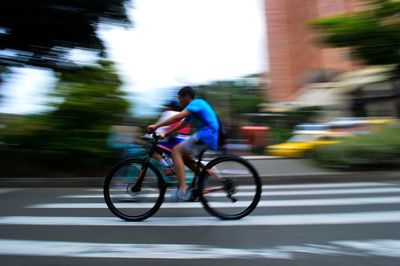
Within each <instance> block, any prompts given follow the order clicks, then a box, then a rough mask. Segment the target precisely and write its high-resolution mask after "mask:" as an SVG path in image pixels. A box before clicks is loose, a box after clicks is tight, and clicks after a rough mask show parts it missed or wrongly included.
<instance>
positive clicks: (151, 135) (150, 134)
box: [143, 131, 161, 142]
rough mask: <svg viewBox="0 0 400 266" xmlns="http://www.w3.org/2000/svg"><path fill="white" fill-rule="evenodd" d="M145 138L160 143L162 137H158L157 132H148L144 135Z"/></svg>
mask: <svg viewBox="0 0 400 266" xmlns="http://www.w3.org/2000/svg"><path fill="white" fill-rule="evenodd" d="M143 138H144V139H146V140H152V141H155V142H158V141H159V140H160V139H161V136H160V135H158V134H157V133H156V132H155V131H154V132H149V131H147V132H146V133H145V134H144V136H143Z"/></svg>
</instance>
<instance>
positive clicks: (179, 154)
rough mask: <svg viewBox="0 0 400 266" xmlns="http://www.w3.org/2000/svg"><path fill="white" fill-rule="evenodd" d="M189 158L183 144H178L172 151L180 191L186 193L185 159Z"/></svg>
mask: <svg viewBox="0 0 400 266" xmlns="http://www.w3.org/2000/svg"><path fill="white" fill-rule="evenodd" d="M186 156H188V155H187V153H186V151H185V149H184V148H183V143H180V144H178V145H177V146H175V147H174V149H173V151H172V159H173V160H174V170H175V174H176V177H177V178H178V183H179V189H180V190H181V191H182V192H183V193H186V188H187V186H186V182H185V164H184V160H183V158H184V157H186Z"/></svg>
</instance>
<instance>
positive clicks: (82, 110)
mask: <svg viewBox="0 0 400 266" xmlns="http://www.w3.org/2000/svg"><path fill="white" fill-rule="evenodd" d="M99 64H100V65H99V66H83V67H80V68H77V69H71V70H68V71H67V70H65V71H63V72H62V73H61V74H60V79H59V82H58V85H57V88H56V90H55V92H54V93H53V94H54V96H56V97H58V101H57V102H55V103H54V106H55V107H56V108H55V110H54V111H52V112H49V113H45V114H41V115H31V116H24V117H20V118H18V119H14V120H12V122H11V124H9V125H7V127H6V128H5V130H3V131H4V132H3V135H2V136H0V137H1V139H0V140H1V141H3V142H5V143H7V144H9V145H10V149H8V150H4V152H6V153H7V154H16V156H15V157H14V160H12V157H9V159H10V161H8V165H13V164H14V163H15V162H17V160H16V159H18V161H19V160H23V159H24V158H26V157H28V158H30V157H33V158H31V160H33V162H35V163H37V165H47V166H50V167H48V168H50V169H51V168H52V167H51V166H53V167H57V169H58V171H59V172H63V171H70V170H75V169H77V170H79V171H81V173H82V172H85V168H86V167H88V166H89V167H88V168H86V169H89V174H90V171H91V170H92V171H93V170H94V169H95V170H99V169H101V167H109V165H107V164H105V163H104V160H106V159H107V158H112V152H111V150H110V148H109V147H108V146H107V142H106V139H107V136H108V134H109V130H110V127H111V125H113V124H118V123H119V122H121V121H122V119H123V118H124V117H125V115H126V114H127V111H128V109H129V103H128V102H127V101H126V100H125V99H124V93H123V92H122V91H121V90H120V89H119V87H120V85H121V84H122V83H121V80H120V79H119V76H118V74H117V73H116V71H115V69H114V67H113V64H112V63H111V62H109V61H104V60H102V61H100V62H99ZM13 147H15V149H14V148H13ZM0 151H1V150H0ZM28 161H29V160H28ZM49 162H51V163H49ZM30 163H32V162H30ZM93 166H96V168H91V167H93ZM39 169H40V168H39ZM30 170H32V169H30Z"/></svg>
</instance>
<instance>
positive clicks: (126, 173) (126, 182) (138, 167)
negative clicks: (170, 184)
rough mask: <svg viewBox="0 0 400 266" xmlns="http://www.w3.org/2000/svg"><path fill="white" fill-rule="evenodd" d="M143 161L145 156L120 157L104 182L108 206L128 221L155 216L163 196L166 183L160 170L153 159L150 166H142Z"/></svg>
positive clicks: (115, 213)
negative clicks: (140, 157) (141, 157)
mask: <svg viewBox="0 0 400 266" xmlns="http://www.w3.org/2000/svg"><path fill="white" fill-rule="evenodd" d="M143 164H144V160H140V159H127V160H124V161H121V162H120V163H118V164H117V165H116V166H115V167H114V168H113V169H112V170H111V171H110V173H109V174H108V175H107V177H106V179H105V182H104V187H103V192H104V199H105V201H106V204H107V206H108V208H109V209H110V211H111V212H112V213H113V214H114V215H116V216H117V217H119V218H121V219H123V220H126V221H142V220H144V219H146V218H148V217H150V216H152V215H153V214H154V213H155V212H156V211H157V210H158V209H159V208H160V206H161V204H162V202H163V200H164V194H165V190H166V184H165V183H164V181H163V179H162V176H161V174H160V172H159V171H158V170H157V168H156V167H155V166H154V165H152V164H151V163H149V164H148V167H143ZM139 176H143V179H141V178H139ZM138 180H142V181H138Z"/></svg>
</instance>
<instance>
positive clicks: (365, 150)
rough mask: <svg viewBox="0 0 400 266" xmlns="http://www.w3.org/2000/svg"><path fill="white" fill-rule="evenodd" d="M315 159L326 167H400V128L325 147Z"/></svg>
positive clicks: (385, 129)
mask: <svg viewBox="0 0 400 266" xmlns="http://www.w3.org/2000/svg"><path fill="white" fill-rule="evenodd" d="M315 158H316V159H317V161H318V162H319V163H321V164H324V165H331V166H341V167H352V168H360V167H361V168H365V167H380V168H381V167H388V166H394V167H399V166H400V126H391V127H385V128H382V129H381V130H379V131H376V132H373V133H371V134H370V135H365V136H359V137H355V138H350V139H347V140H345V141H343V142H341V143H339V144H335V145H327V146H323V147H321V148H320V149H318V150H317V151H316V154H315Z"/></svg>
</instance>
